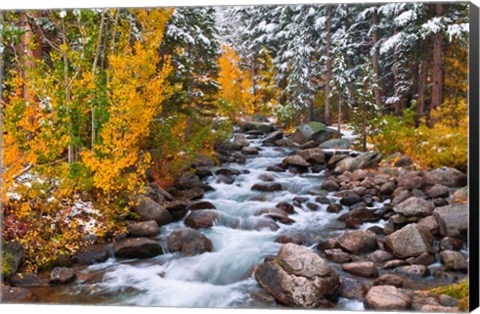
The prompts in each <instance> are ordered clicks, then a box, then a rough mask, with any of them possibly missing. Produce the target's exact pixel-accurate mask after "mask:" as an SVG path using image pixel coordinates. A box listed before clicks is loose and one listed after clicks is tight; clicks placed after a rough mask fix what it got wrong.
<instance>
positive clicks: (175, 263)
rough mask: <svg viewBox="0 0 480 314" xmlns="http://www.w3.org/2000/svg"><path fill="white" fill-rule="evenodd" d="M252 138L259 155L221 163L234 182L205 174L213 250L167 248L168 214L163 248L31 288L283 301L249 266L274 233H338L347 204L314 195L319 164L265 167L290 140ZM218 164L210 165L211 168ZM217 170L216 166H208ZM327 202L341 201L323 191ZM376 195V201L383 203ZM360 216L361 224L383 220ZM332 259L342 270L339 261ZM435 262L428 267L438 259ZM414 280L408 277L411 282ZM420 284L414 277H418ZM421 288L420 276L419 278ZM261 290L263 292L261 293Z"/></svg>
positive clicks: (50, 298) (218, 304)
mask: <svg viewBox="0 0 480 314" xmlns="http://www.w3.org/2000/svg"><path fill="white" fill-rule="evenodd" d="M250 141H251V144H250V146H253V147H258V148H259V149H260V151H259V154H258V155H254V156H249V157H248V158H247V160H246V163H245V164H237V163H228V164H223V165H222V167H228V168H234V169H238V170H240V171H241V172H242V174H241V175H238V176H234V178H235V181H234V183H233V184H224V183H216V177H215V175H214V176H213V177H210V178H207V179H205V180H206V181H205V183H208V184H210V185H211V186H212V187H213V188H214V190H213V191H210V192H208V193H206V194H205V195H204V197H203V200H206V201H209V202H211V203H212V204H213V205H215V207H216V208H217V210H218V211H219V212H220V219H218V221H217V223H216V225H215V226H213V227H212V228H209V229H200V230H199V231H200V232H202V233H203V234H204V235H205V236H207V237H208V238H209V239H210V240H211V242H212V244H213V249H212V252H207V253H203V254H201V255H196V256H183V255H181V254H179V253H174V254H172V253H169V252H168V249H167V245H166V238H167V236H168V235H169V233H170V232H171V231H172V230H174V229H176V228H179V227H185V225H184V223H183V221H178V222H173V223H170V224H168V225H166V226H163V227H162V228H161V233H160V235H159V236H158V241H159V242H160V243H161V244H162V247H163V249H164V252H165V253H164V254H163V255H159V256H157V257H154V258H149V259H144V260H138V259H130V260H126V259H115V258H110V259H108V260H107V261H106V262H104V263H101V264H95V265H91V266H88V267H81V268H77V273H78V280H77V282H76V283H75V284H73V285H70V286H63V287H48V288H35V291H36V292H35V294H36V295H37V297H38V299H39V300H38V301H40V302H41V303H63V304H65V303H69V304H103V305H136V306H169V307H215V308H225V307H240V308H272V307H276V308H282V307H283V306H281V305H278V304H275V305H272V304H271V303H270V302H266V301H264V300H263V299H262V298H261V297H260V298H259V297H254V296H255V295H262V293H263V292H262V291H263V290H262V289H261V288H260V287H259V285H258V284H257V282H256V280H255V278H254V276H253V268H254V266H255V265H257V264H259V263H261V262H262V261H263V260H264V258H265V257H266V256H269V255H275V254H276V253H277V251H278V250H279V249H280V247H281V246H282V244H281V243H277V242H275V240H276V239H277V238H278V237H279V236H282V235H283V236H290V237H295V236H296V237H303V238H304V239H305V243H306V246H307V247H309V248H311V249H312V250H313V251H316V244H317V243H318V242H319V241H320V240H322V239H328V238H331V237H333V236H336V235H339V234H341V233H342V232H343V231H344V230H345V225H344V224H343V223H340V222H338V221H337V218H338V217H339V216H341V215H342V214H345V213H347V212H348V208H347V207H344V208H343V210H342V211H340V212H339V213H329V212H327V211H326V207H327V205H323V204H319V203H316V202H315V198H316V197H317V196H316V195H311V194H309V192H310V191H311V190H312V188H315V187H319V186H320V185H321V184H322V182H323V180H324V177H323V172H320V173H305V174H293V173H290V172H269V171H267V170H266V168H267V167H268V166H272V165H275V164H278V163H280V162H281V161H282V160H283V159H284V158H285V156H287V155H288V154H289V153H291V152H292V150H293V149H292V148H285V147H280V148H279V147H265V146H262V144H261V141H260V140H259V139H251V140H250ZM213 170H215V169H213ZM213 172H214V171H213ZM264 174H269V175H273V176H275V177H276V179H275V182H279V183H281V184H282V186H283V187H284V190H282V191H276V192H258V191H252V190H251V187H252V186H253V185H254V184H255V183H259V182H261V180H260V179H259V176H260V175H264ZM299 196H300V197H304V198H307V199H308V201H307V202H303V203H301V204H300V206H301V207H295V211H296V213H295V214H292V215H289V218H291V219H293V220H294V221H295V222H294V223H292V224H289V225H286V224H282V223H280V222H277V224H278V225H279V226H280V228H279V229H278V230H276V231H271V230H269V229H262V230H252V228H251V226H252V225H253V224H254V223H255V221H256V220H258V219H263V218H262V217H261V216H255V214H256V213H257V212H258V211H260V210H262V209H266V208H275V205H276V204H278V203H280V202H289V203H292V200H293V199H294V198H296V197H299ZM328 198H329V199H330V200H331V201H332V202H337V203H338V201H339V199H338V198H336V197H334V196H333V193H330V194H328ZM308 202H312V203H315V204H316V205H318V209H317V210H311V209H309V208H307V207H306V204H307V203H308ZM382 205H383V204H382V203H375V204H374V207H381V206H382ZM383 224H385V221H384V220H380V221H379V222H377V223H365V224H363V225H361V226H360V229H368V228H369V227H371V226H374V225H378V226H382V225H383ZM330 264H331V265H332V266H333V267H334V268H335V269H336V270H337V271H338V272H339V273H340V274H341V276H343V275H345V273H344V272H342V270H341V268H340V266H339V264H335V263H332V262H330ZM435 265H436V264H433V265H432V267H435ZM432 280H433V279H432V278H430V279H429V278H422V279H421V282H426V284H427V285H428V284H429V282H430V284H431V281H432ZM414 284H415V283H412V285H414ZM416 284H417V285H418V284H419V283H418V282H417V283H416ZM419 285H420V287H419V288H422V287H421V286H422V284H419ZM263 294H264V293H263ZM336 308H337V309H342V310H363V309H364V305H363V302H361V301H356V300H353V299H345V298H340V300H339V302H338V303H337V307H336Z"/></svg>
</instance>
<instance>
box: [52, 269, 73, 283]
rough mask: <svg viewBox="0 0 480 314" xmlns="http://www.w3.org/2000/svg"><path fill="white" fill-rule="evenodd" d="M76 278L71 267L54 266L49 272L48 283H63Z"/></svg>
mask: <svg viewBox="0 0 480 314" xmlns="http://www.w3.org/2000/svg"><path fill="white" fill-rule="evenodd" d="M75 279H77V273H76V272H75V270H73V269H72V268H67V267H56V268H54V269H53V270H52V272H51V273H50V283H51V284H52V285H65V284H69V283H71V282H73V281H75Z"/></svg>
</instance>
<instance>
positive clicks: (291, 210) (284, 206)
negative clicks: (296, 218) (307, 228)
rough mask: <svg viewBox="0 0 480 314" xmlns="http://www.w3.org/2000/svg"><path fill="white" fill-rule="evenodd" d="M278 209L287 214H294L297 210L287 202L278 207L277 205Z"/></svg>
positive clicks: (279, 204)
mask: <svg viewBox="0 0 480 314" xmlns="http://www.w3.org/2000/svg"><path fill="white" fill-rule="evenodd" d="M275 207H276V208H278V209H280V210H283V211H284V212H286V213H287V214H294V213H295V209H294V208H293V205H292V204H290V203H287V202H280V203H278V204H277V205H275Z"/></svg>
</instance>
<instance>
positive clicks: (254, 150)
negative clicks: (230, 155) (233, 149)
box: [242, 146, 258, 155]
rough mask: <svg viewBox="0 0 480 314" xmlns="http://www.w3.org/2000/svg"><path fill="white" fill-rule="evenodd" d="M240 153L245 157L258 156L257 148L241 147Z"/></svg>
mask: <svg viewBox="0 0 480 314" xmlns="http://www.w3.org/2000/svg"><path fill="white" fill-rule="evenodd" d="M242 153H244V154H245V155H258V148H256V147H250V146H248V147H242Z"/></svg>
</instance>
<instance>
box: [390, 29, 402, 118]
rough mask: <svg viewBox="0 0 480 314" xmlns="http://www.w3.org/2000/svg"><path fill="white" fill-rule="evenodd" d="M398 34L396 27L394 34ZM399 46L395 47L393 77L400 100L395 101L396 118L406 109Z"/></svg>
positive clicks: (396, 93) (396, 94)
mask: <svg viewBox="0 0 480 314" xmlns="http://www.w3.org/2000/svg"><path fill="white" fill-rule="evenodd" d="M397 33H398V30H397V28H396V27H395V29H394V31H393V34H394V35H396V34H397ZM397 49H398V47H397V45H395V47H394V52H393V55H394V61H393V76H394V81H395V82H394V88H395V96H396V97H398V99H397V100H396V101H395V104H394V106H395V115H396V116H401V115H402V112H403V109H405V100H404V98H403V95H401V92H400V91H399V89H400V81H401V78H400V73H399V72H400V66H399V64H398V55H397Z"/></svg>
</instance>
